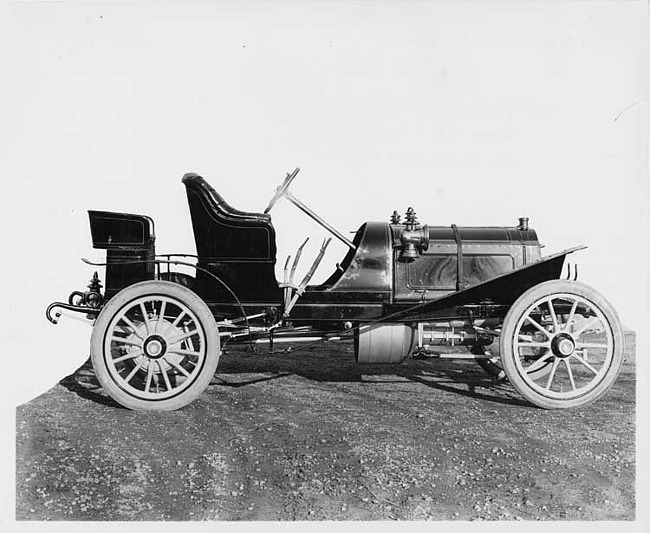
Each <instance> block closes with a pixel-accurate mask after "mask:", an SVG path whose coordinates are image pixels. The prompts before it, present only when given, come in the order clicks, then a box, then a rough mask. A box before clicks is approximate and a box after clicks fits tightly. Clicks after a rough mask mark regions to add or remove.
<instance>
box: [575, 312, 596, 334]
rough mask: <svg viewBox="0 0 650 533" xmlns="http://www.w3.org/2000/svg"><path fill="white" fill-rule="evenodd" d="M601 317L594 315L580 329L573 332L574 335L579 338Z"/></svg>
mask: <svg viewBox="0 0 650 533" xmlns="http://www.w3.org/2000/svg"><path fill="white" fill-rule="evenodd" d="M599 321H600V319H599V318H598V317H597V316H592V317H591V318H590V319H589V320H587V322H586V323H585V324H583V325H582V327H581V328H580V329H579V330H578V331H575V332H574V333H572V335H573V337H574V338H575V339H577V338H578V337H579V336H580V335H582V334H583V333H584V332H585V331H587V330H588V329H589V328H590V327H591V326H593V325H594V323H595V322H599Z"/></svg>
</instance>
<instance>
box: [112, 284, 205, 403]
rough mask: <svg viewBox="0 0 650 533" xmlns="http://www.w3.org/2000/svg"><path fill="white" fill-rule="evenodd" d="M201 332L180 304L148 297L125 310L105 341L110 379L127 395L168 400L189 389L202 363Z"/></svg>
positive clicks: (114, 318) (157, 297)
mask: <svg viewBox="0 0 650 533" xmlns="http://www.w3.org/2000/svg"><path fill="white" fill-rule="evenodd" d="M206 354H207V346H206V339H205V332H204V330H203V327H202V325H201V322H200V321H199V319H198V318H197V316H196V314H195V313H194V312H193V311H192V310H191V309H190V308H189V307H188V306H187V305H185V304H184V303H183V302H181V301H180V300H178V299H176V298H171V297H169V296H163V295H147V296H143V297H140V298H136V299H134V300H131V301H130V302H128V303H127V304H125V305H123V306H122V307H121V308H120V309H119V311H118V312H117V313H115V315H114V316H113V318H112V319H111V321H110V323H109V325H108V327H107V328H106V335H105V338H104V362H105V364H106V369H107V370H108V374H109V376H110V378H111V379H112V380H113V381H114V382H115V383H116V384H117V385H118V386H119V387H120V388H121V389H122V390H124V391H125V392H126V393H128V394H129V395H131V396H133V397H135V398H139V399H145V400H148V401H156V400H166V399H168V398H172V397H174V396H176V395H178V394H180V393H181V392H183V391H184V390H185V389H187V388H188V387H189V386H190V385H191V384H192V383H193V382H194V381H195V380H196V379H197V378H198V376H199V375H200V374H201V369H202V367H203V365H204V364H205V361H206Z"/></svg>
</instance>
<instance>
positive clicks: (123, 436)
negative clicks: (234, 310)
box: [16, 336, 635, 521]
mask: <svg viewBox="0 0 650 533" xmlns="http://www.w3.org/2000/svg"><path fill="white" fill-rule="evenodd" d="M633 354H634V338H633V336H628V337H627V350H626V357H625V362H624V365H623V370H622V372H621V375H620V377H619V379H618V381H617V383H616V384H615V386H614V388H613V389H612V390H611V391H610V392H609V394H608V395H607V396H605V397H604V398H602V399H601V400H599V401H598V402H596V403H595V404H592V405H591V406H588V407H584V408H579V409H574V410H563V411H544V410H541V409H537V408H534V407H532V406H530V405H528V404H526V403H525V402H524V401H523V400H521V399H520V397H519V396H518V395H517V393H516V392H515V391H514V389H512V387H511V386H510V385H509V384H507V383H500V382H496V381H494V380H493V378H491V377H490V376H488V375H487V374H486V373H484V371H483V370H481V368H479V367H478V366H477V365H476V363H474V362H472V361H462V362H451V361H418V360H407V361H405V362H404V363H403V364H402V365H399V366H378V367H374V368H360V367H357V366H356V365H355V363H354V360H353V357H352V346H351V345H349V344H346V343H343V344H339V345H328V346H318V347H311V348H308V349H306V350H304V351H295V352H289V353H275V354H266V355H264V354H254V353H251V352H250V351H249V350H247V349H237V350H235V349H231V350H230V351H228V353H226V354H224V355H223V356H222V359H221V361H220V366H219V370H218V373H217V374H216V375H215V378H214V380H213V382H212V384H211V385H210V387H209V388H208V389H207V391H206V392H205V393H204V394H203V395H202V396H201V397H200V398H199V399H198V400H197V401H195V402H194V403H192V404H191V405H189V406H188V407H186V408H184V409H182V410H180V411H176V412H170V413H138V412H133V411H129V410H126V409H123V408H121V407H119V406H118V405H116V404H115V403H114V402H113V401H112V400H111V399H110V398H108V397H106V396H105V395H104V394H103V393H102V391H101V389H100V388H99V387H98V385H97V382H96V381H95V378H94V375H93V373H92V369H91V367H90V366H89V365H84V366H83V367H82V368H81V369H79V370H78V371H77V372H76V373H75V374H73V375H72V376H69V377H68V378H66V379H64V380H63V381H61V382H60V383H59V384H57V385H56V386H54V387H53V388H52V389H51V390H49V391H48V392H47V393H45V394H43V395H41V396H40V397H38V398H36V399H34V400H33V401H31V402H29V403H27V404H25V405H23V406H21V407H19V408H18V410H17V413H16V428H17V435H16V460H17V464H16V519H17V520H136V521H140V520H391V519H393V520H451V521H454V520H633V519H634V517H635V488H634V482H635V448H634V442H635V425H634V416H635V367H634V357H633Z"/></svg>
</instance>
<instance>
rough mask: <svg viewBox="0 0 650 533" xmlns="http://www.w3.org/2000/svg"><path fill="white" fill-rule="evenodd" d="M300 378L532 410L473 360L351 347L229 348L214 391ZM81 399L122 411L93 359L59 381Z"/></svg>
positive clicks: (225, 352) (503, 383) (222, 358)
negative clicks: (357, 353)
mask: <svg viewBox="0 0 650 533" xmlns="http://www.w3.org/2000/svg"><path fill="white" fill-rule="evenodd" d="M291 376H300V377H302V378H305V379H307V380H310V381H315V382H325V383H333V382H341V383H355V382H356V383H366V384H376V385H377V386H381V384H382V383H411V384H413V385H414V386H426V387H430V388H432V389H437V390H440V391H443V392H448V393H452V394H455V395H459V396H465V397H470V398H475V399H480V400H484V401H488V402H492V403H499V404H507V405H518V406H525V407H532V406H531V404H529V403H527V402H525V401H524V400H522V399H520V398H519V397H517V395H516V393H515V391H514V389H513V388H512V387H511V386H510V384H509V383H507V382H504V381H500V380H497V379H495V378H494V377H493V376H490V375H488V374H487V373H486V372H485V371H483V370H482V369H481V368H480V367H479V366H478V365H477V364H476V363H475V362H474V361H461V362H458V361H452V360H444V359H433V360H416V359H410V358H409V359H405V360H404V361H403V362H402V363H401V364H374V365H368V364H366V365H358V364H356V362H355V361H354V355H353V352H352V346H351V345H349V346H348V345H346V344H343V343H341V344H340V345H337V346H331V345H320V346H312V347H308V348H306V349H300V348H298V349H293V350H281V351H275V352H272V353H270V352H268V351H265V350H256V352H255V353H254V352H253V351H252V350H251V349H250V348H245V347H244V348H240V347H237V348H229V349H228V350H226V351H224V353H223V354H222V355H221V358H220V360H219V367H218V369H217V373H216V374H215V377H214V379H213V380H212V382H211V384H210V388H219V387H228V388H239V387H246V386H250V385H253V384H256V383H261V382H265V381H273V380H277V379H287V378H290V377H291ZM59 383H60V384H61V385H62V386H63V387H65V388H66V389H68V390H69V391H70V392H73V393H75V394H77V395H78V396H80V397H81V398H83V399H86V400H90V401H93V402H96V403H99V404H102V405H106V406H109V407H117V408H122V406H121V405H119V404H118V403H117V402H115V401H114V400H113V399H112V398H110V396H108V395H107V394H106V393H105V392H104V391H103V389H102V387H101V385H100V384H99V382H98V381H97V378H96V377H95V374H94V372H93V368H92V364H91V362H90V359H88V360H87V361H86V362H85V363H84V364H83V365H82V366H81V367H80V368H79V369H77V370H76V371H75V372H74V373H73V374H71V375H69V376H66V377H65V378H63V379H62V380H61V381H60V382H59Z"/></svg>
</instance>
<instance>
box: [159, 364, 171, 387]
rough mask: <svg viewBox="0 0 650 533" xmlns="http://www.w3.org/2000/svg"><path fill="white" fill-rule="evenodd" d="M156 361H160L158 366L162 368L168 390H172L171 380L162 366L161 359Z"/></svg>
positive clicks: (161, 371)
mask: <svg viewBox="0 0 650 533" xmlns="http://www.w3.org/2000/svg"><path fill="white" fill-rule="evenodd" d="M156 363H158V368H160V373H161V374H162V375H163V379H164V380H165V387H167V390H168V391H170V390H172V384H171V383H170V382H169V376H168V375H167V372H165V369H164V368H163V367H162V364H161V363H160V361H156Z"/></svg>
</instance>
